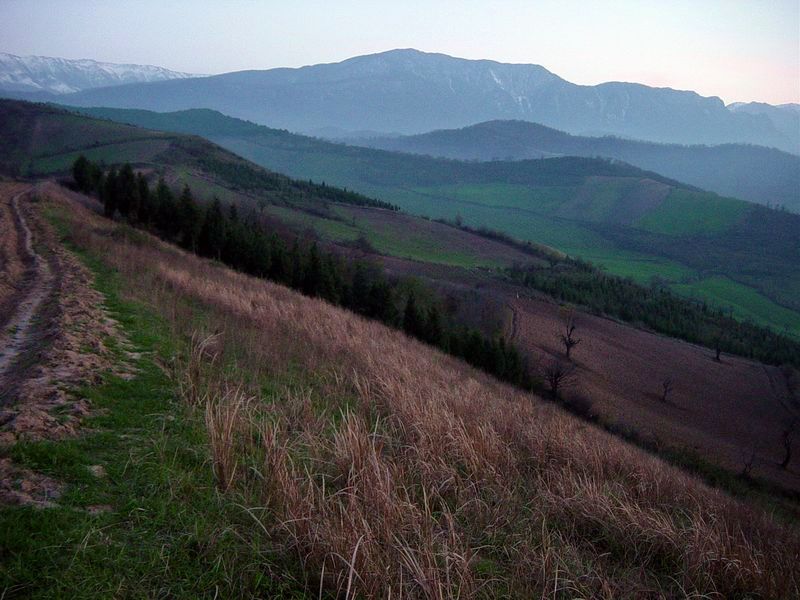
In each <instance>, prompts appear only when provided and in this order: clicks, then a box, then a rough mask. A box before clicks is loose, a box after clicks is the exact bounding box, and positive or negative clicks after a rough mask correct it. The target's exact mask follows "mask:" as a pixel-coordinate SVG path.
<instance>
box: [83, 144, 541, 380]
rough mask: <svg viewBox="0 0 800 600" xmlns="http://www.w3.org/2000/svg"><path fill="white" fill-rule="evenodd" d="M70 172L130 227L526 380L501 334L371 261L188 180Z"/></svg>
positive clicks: (88, 165)
mask: <svg viewBox="0 0 800 600" xmlns="http://www.w3.org/2000/svg"><path fill="white" fill-rule="evenodd" d="M72 175H73V179H74V181H75V186H76V188H77V189H78V190H80V191H82V192H84V193H87V194H95V195H97V196H98V197H99V199H100V200H101V202H102V203H103V210H104V213H105V215H106V216H107V217H109V218H115V217H116V216H117V215H120V216H121V217H122V218H123V219H125V220H126V221H127V222H128V223H130V224H131V225H132V226H134V227H139V228H142V229H145V230H147V231H149V232H152V233H154V234H155V235H157V236H159V237H161V238H162V239H164V240H166V241H169V242H173V243H176V244H178V245H180V246H181V247H183V248H185V249H186V250H189V251H191V252H194V253H196V254H198V255H200V256H204V257H207V258H212V259H215V260H218V261H220V262H222V263H224V264H225V265H227V266H229V267H231V268H234V269H236V270H238V271H241V272H243V273H247V274H249V275H254V276H256V277H261V278H265V279H269V280H271V281H275V282H277V283H280V284H283V285H286V286H288V287H291V288H293V289H295V290H298V291H300V292H302V293H303V294H306V295H308V296H312V297H319V298H322V299H324V300H326V301H328V302H330V303H332V304H336V305H339V306H343V307H345V308H348V309H350V310H352V311H354V312H356V313H358V314H361V315H363V316H365V317H368V318H371V319H376V320H378V321H382V322H383V323H385V324H387V325H390V326H392V327H395V328H401V329H403V330H404V331H405V332H406V333H407V334H409V335H411V336H413V337H415V338H417V339H419V340H421V341H423V342H426V343H428V344H431V345H433V346H436V347H438V348H440V349H442V350H444V351H445V352H448V353H450V354H452V355H454V356H456V357H459V358H463V359H464V360H465V361H467V362H468V363H470V364H472V365H473V366H476V367H478V368H480V369H483V370H484V371H486V372H488V373H490V374H491V375H494V376H495V377H497V378H498V379H501V380H504V381H507V382H509V383H512V384H514V385H518V386H521V387H524V388H530V387H531V386H532V385H533V381H532V378H531V376H530V374H529V370H528V368H527V365H526V364H525V362H524V361H523V359H522V357H521V355H520V354H519V352H518V351H517V350H516V348H514V347H513V346H512V345H511V344H507V343H506V342H505V340H504V339H503V338H502V337H499V338H489V337H486V336H484V335H483V334H481V333H480V332H479V331H477V330H475V329H472V328H469V327H465V326H462V325H458V324H456V323H452V322H451V321H450V319H448V318H447V315H446V314H445V311H444V310H443V309H442V307H441V306H440V303H439V302H438V301H437V300H434V299H428V300H427V302H420V301H419V299H418V298H417V297H416V296H415V295H414V293H413V291H411V292H407V293H406V292H403V291H402V290H401V286H400V285H399V284H398V283H396V282H391V281H389V280H388V279H387V278H386V277H385V276H384V275H383V273H382V272H381V270H380V269H379V268H378V267H376V266H375V265H370V264H367V263H364V262H359V263H356V264H355V265H347V264H345V263H344V262H343V261H342V260H341V259H340V258H339V257H338V256H336V255H335V254H332V253H328V252H324V251H321V250H320V249H319V247H318V246H317V244H316V242H313V243H311V244H308V243H306V242H304V241H302V240H301V239H300V238H299V237H295V238H294V240H293V241H291V243H287V241H286V240H284V239H283V238H282V237H280V236H279V235H277V233H276V232H274V231H272V232H269V231H267V230H266V229H265V227H264V226H263V225H262V224H260V223H258V222H257V220H256V219H255V216H254V215H253V214H251V215H248V216H246V217H244V218H243V217H242V216H240V215H239V213H238V209H237V208H236V206H235V205H234V204H231V205H229V206H228V207H227V208H225V209H224V208H223V206H222V204H221V202H220V201H219V200H218V199H217V198H214V199H213V200H212V201H211V202H210V204H208V205H207V206H203V205H201V204H200V203H198V202H197V201H196V199H195V198H194V195H193V194H192V191H191V189H190V188H189V187H188V186H184V188H183V190H182V192H181V193H180V194H179V195H177V196H176V195H175V193H174V192H173V191H172V189H171V188H170V187H169V185H167V183H166V182H165V181H164V179H163V178H160V179H159V180H158V182H157V184H156V185H155V187H154V188H153V189H151V188H150V185H149V183H148V181H147V178H146V177H145V176H144V175H142V173H136V172H135V171H134V169H133V168H132V167H131V165H130V164H127V163H126V164H125V165H123V166H122V167H121V168H120V169H119V170H117V169H116V168H115V167H112V168H110V169H108V170H104V169H103V168H102V167H101V166H100V165H98V164H96V163H93V162H91V161H89V160H88V159H86V158H85V157H84V156H80V157H79V158H78V159H77V160H76V161H75V162H74V164H73V169H72Z"/></svg>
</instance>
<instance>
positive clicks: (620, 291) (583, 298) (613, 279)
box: [508, 259, 800, 366]
mask: <svg viewBox="0 0 800 600" xmlns="http://www.w3.org/2000/svg"><path fill="white" fill-rule="evenodd" d="M508 274H509V276H510V278H511V279H512V280H513V281H514V282H515V283H521V284H523V285H525V286H528V287H531V288H534V289H537V290H540V291H543V292H545V293H547V294H549V295H551V296H553V297H554V298H556V299H557V300H561V301H563V302H569V303H573V304H579V305H583V306H585V307H588V308H589V309H591V310H593V311H594V312H595V313H597V314H603V315H609V316H614V317H617V318H619V319H622V320H624V321H629V322H633V323H640V324H643V325H646V326H647V327H649V328H651V329H653V330H655V331H657V332H659V333H664V334H666V335H669V336H671V337H676V338H681V339H684V340H686V341H689V342H692V343H697V344H702V345H704V346H707V347H709V348H714V349H718V350H720V351H722V352H728V353H731V354H738V355H740V356H746V357H749V358H754V359H757V360H759V361H762V362H765V363H770V364H793V365H795V366H800V343H798V342H796V341H794V340H792V339H791V338H789V337H787V336H786V335H782V334H779V333H776V332H774V331H772V330H771V329H769V328H767V327H760V326H758V325H755V324H753V323H749V322H746V321H739V320H737V319H735V318H733V317H732V316H731V315H730V314H727V313H726V312H725V311H723V310H721V309H718V308H714V307H710V306H708V305H707V304H706V303H705V302H700V301H696V300H692V299H689V298H684V297H681V296H678V295H677V294H675V293H673V292H671V291H669V290H668V289H666V288H664V287H662V286H658V285H652V286H651V287H649V288H648V287H646V286H643V285H640V284H637V283H635V282H634V281H632V280H630V279H626V278H623V277H617V276H614V275H609V274H607V273H604V272H602V271H600V270H599V269H597V268H596V267H594V266H593V265H591V264H590V263H587V262H584V261H580V260H574V259H566V260H562V261H560V262H558V263H557V264H554V265H551V266H550V267H538V266H528V267H513V268H511V269H509V270H508Z"/></svg>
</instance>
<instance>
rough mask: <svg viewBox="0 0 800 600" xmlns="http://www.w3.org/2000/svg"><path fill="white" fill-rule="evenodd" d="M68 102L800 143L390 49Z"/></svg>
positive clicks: (428, 126) (708, 107)
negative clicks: (512, 123)
mask: <svg viewBox="0 0 800 600" xmlns="http://www.w3.org/2000/svg"><path fill="white" fill-rule="evenodd" d="M53 100H54V101H57V102H62V103H64V104H69V105H72V106H84V107H86V106H110V107H116V108H140V109H147V110H155V111H160V112H165V111H176V110H185V109H191V108H211V109H214V110H219V111H221V112H223V113H225V114H228V115H231V116H234V117H239V118H243V119H249V120H252V121H254V122H257V123H260V124H263V125H268V126H271V127H278V128H287V129H290V130H292V131H299V132H315V131H317V130H322V129H326V128H339V129H343V130H346V131H362V130H365V129H366V130H372V131H376V132H383V133H401V134H415V133H423V132H426V131H431V130H434V129H451V128H458V127H465V126H468V125H473V124H475V123H480V122H484V121H491V120H497V119H504V120H505V119H522V120H526V121H533V122H536V123H542V124H544V125H547V126H549V127H555V128H558V129H562V130H564V131H568V132H570V133H574V134H580V135H609V134H610V135H617V136H622V137H630V138H637V139H644V140H649V141H656V142H670V143H681V144H701V143H702V144H720V143H726V142H737V143H751V144H760V145H763V146H772V147H776V148H781V149H783V150H786V151H789V152H793V153H798V152H800V133H798V132H797V131H794V132H793V134H792V135H785V134H783V133H782V132H780V131H779V130H778V129H777V128H776V127H775V125H774V124H773V122H772V121H771V120H770V119H769V118H768V117H767V116H765V115H760V114H747V113H745V112H732V111H730V110H728V108H727V107H726V106H725V105H724V104H723V102H722V101H721V100H720V99H719V98H706V97H702V96H700V95H698V94H696V93H695V92H691V91H678V90H673V89H669V88H651V87H647V86H644V85H640V84H635V83H618V82H610V83H603V84H600V85H596V86H581V85H576V84H573V83H570V82H568V81H565V80H564V79H562V78H560V77H558V76H557V75H555V74H553V73H551V72H549V71H548V70H547V69H545V68H544V67H542V66H539V65H531V64H503V63H498V62H494V61H489V60H465V59H460V58H454V57H451V56H446V55H443V54H430V53H425V52H419V51H416V50H410V49H409V50H392V51H389V52H383V53H379V54H372V55H367V56H358V57H355V58H351V59H348V60H345V61H343V62H340V63H333V64H321V65H312V66H307V67H302V68H299V69H287V68H281V69H271V70H267V71H242V72H237V73H226V74H223V75H215V76H212V77H205V78H195V79H185V80H171V81H162V82H153V83H144V84H130V85H125V86H115V87H109V88H102V89H96V90H87V91H83V92H77V93H75V94H68V95H61V96H57V97H53Z"/></svg>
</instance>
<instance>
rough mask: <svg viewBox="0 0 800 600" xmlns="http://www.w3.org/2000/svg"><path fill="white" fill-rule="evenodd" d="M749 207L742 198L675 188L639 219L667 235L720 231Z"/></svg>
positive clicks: (742, 214)
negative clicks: (735, 198) (653, 208)
mask: <svg viewBox="0 0 800 600" xmlns="http://www.w3.org/2000/svg"><path fill="white" fill-rule="evenodd" d="M749 207H750V205H749V204H748V203H747V202H744V201H742V200H733V199H730V198H721V197H719V196H717V195H716V194H710V193H703V194H698V193H696V192H687V191H686V190H679V189H673V190H671V191H670V193H669V196H668V197H667V199H666V200H665V201H664V202H663V203H662V204H661V205H660V206H658V207H657V208H656V209H655V210H653V211H652V212H650V213H649V214H648V215H647V216H646V217H644V218H642V219H640V220H639V222H638V223H637V226H638V227H640V228H642V229H645V230H647V231H652V232H654V233H665V234H667V235H693V234H708V233H718V232H723V231H727V230H728V229H729V228H730V227H731V226H732V225H733V224H734V223H736V222H737V221H738V220H739V219H741V218H743V217H744V216H745V215H746V214H747V213H748V212H749Z"/></svg>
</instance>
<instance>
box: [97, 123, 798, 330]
mask: <svg viewBox="0 0 800 600" xmlns="http://www.w3.org/2000/svg"><path fill="white" fill-rule="evenodd" d="M83 110H85V111H86V112H89V113H91V114H94V115H96V116H100V117H104V118H113V119H115V120H117V121H120V122H127V123H132V124H137V125H141V126H144V127H153V128H158V129H164V130H171V131H181V132H185V133H188V132H191V133H195V134H197V135H202V136H204V137H206V138H208V139H210V140H212V141H214V142H216V143H218V144H220V145H221V146H224V147H226V148H228V149H230V150H231V151H233V152H236V153H237V154H239V155H240V156H244V157H246V158H248V159H249V160H252V161H253V162H255V163H257V164H260V165H262V166H265V167H267V168H269V169H273V170H276V171H279V172H284V173H287V174H289V175H292V176H294V177H298V178H302V179H313V180H314V181H318V182H322V181H324V182H327V183H329V184H334V185H338V186H343V187H346V188H348V189H352V190H357V191H359V192H361V193H363V194H366V195H368V196H372V197H378V198H381V199H383V200H386V201H388V202H391V203H393V204H396V205H398V206H400V207H401V208H403V209H404V210H406V211H408V212H411V213H414V214H419V215H424V216H428V217H432V218H445V219H456V218H460V219H461V220H462V221H463V222H464V223H466V224H468V225H472V226H475V227H478V226H485V227H489V228H492V229H495V230H499V231H503V232H505V233H507V234H509V235H511V236H513V237H515V238H517V239H520V240H527V241H532V242H535V243H540V244H545V245H549V246H552V247H555V248H557V249H558V250H560V251H563V252H566V253H568V254H570V255H573V256H578V257H582V258H584V259H588V260H591V261H593V262H595V263H597V264H600V265H602V266H604V267H605V268H607V269H608V270H609V271H610V272H612V273H616V274H619V275H623V276H630V277H633V278H634V279H636V280H637V281H639V282H642V283H645V284H649V283H650V282H651V281H653V280H654V278H656V279H658V280H659V281H660V282H666V283H668V284H669V285H671V286H672V287H673V288H674V289H676V290H679V291H681V293H685V294H690V295H694V296H697V297H700V298H704V299H706V300H708V301H710V302H712V303H714V304H716V305H720V306H725V307H730V308H731V309H732V310H733V311H734V313H735V314H736V315H737V316H739V317H743V318H749V319H752V320H754V321H755V322H757V323H762V324H768V325H770V326H772V327H774V328H776V329H778V330H784V329H785V330H787V331H789V332H793V333H795V334H798V333H800V320H798V318H799V317H798V313H797V311H798V310H800V304H798V301H797V298H800V256H798V252H800V243H799V241H800V216H797V215H794V214H791V213H786V212H782V211H776V210H772V209H768V208H766V207H762V206H758V205H755V204H751V203H748V202H744V201H739V200H734V199H730V198H724V197H720V196H718V195H716V194H713V193H709V192H705V191H702V190H699V189H697V188H694V187H692V186H689V185H685V184H681V183H678V182H675V181H673V180H670V179H667V178H665V177H663V176H661V175H658V174H655V173H652V172H648V171H643V170H641V169H638V168H635V167H632V166H630V165H626V164H624V163H619V162H613V161H609V160H600V159H592V158H574V157H564V158H556V159H548V160H527V161H496V162H487V163H471V162H460V161H455V160H446V159H434V158H430V157H425V156H417V155H408V154H401V153H395V152H387V151H381V150H374V149H369V148H361V147H356V146H345V145H341V144H334V143H330V142H325V141H322V140H317V139H314V138H308V137H303V136H298V135H295V134H291V133H289V132H286V131H279V130H274V129H269V128H266V127H262V126H258V125H255V124H253V123H247V122H245V121H241V120H238V119H233V118H230V117H225V116H224V115H221V114H219V113H215V112H213V111H203V110H193V111H183V112H179V113H174V114H158V113H152V112H148V111H128V110H118V109H83Z"/></svg>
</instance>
